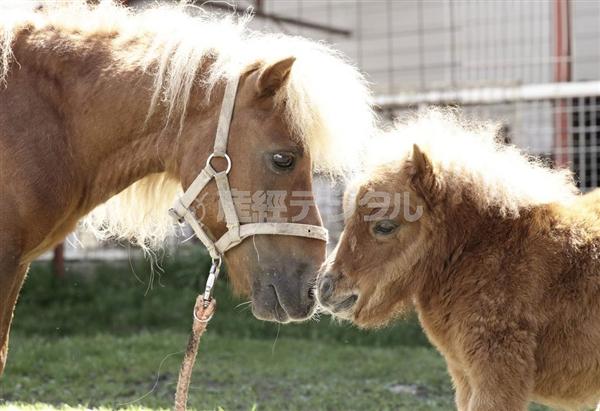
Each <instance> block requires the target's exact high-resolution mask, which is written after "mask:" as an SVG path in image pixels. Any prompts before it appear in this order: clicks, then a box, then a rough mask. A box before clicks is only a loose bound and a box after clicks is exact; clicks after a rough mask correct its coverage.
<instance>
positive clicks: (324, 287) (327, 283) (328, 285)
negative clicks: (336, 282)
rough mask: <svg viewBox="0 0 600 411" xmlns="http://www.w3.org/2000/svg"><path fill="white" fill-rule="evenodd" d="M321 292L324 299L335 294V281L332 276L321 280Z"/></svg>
mask: <svg viewBox="0 0 600 411" xmlns="http://www.w3.org/2000/svg"><path fill="white" fill-rule="evenodd" d="M319 294H320V295H321V298H322V299H323V300H327V299H328V298H329V297H331V294H333V281H332V280H331V278H330V277H325V278H323V281H321V288H320V290H319Z"/></svg>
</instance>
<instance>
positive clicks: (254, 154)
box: [46, 2, 374, 322]
mask: <svg viewBox="0 0 600 411" xmlns="http://www.w3.org/2000/svg"><path fill="white" fill-rule="evenodd" d="M69 7H70V8H69V9H67V10H66V11H65V10H64V9H61V10H58V11H52V12H47V13H48V15H49V17H46V18H47V19H48V20H47V21H48V22H47V23H46V24H49V25H52V26H53V27H54V26H59V25H63V26H64V25H67V26H69V25H73V24H75V25H77V24H79V25H83V26H85V28H81V27H76V29H78V31H77V33H79V32H81V30H91V31H92V32H98V31H99V32H104V31H106V32H109V33H111V34H110V36H105V37H106V38H109V39H110V41H111V43H110V45H109V47H110V51H111V53H112V54H111V56H116V58H118V59H120V60H119V61H121V62H122V63H123V68H124V70H129V71H131V70H132V67H133V70H137V71H139V76H140V83H139V86H138V87H144V89H148V93H149V97H150V99H149V100H150V101H149V110H148V113H147V116H146V124H145V130H146V131H145V132H146V133H155V135H157V136H158V137H156V139H157V140H160V141H165V139H166V141H167V145H168V146H169V147H172V149H170V151H169V152H168V153H165V154H164V158H163V160H164V161H163V162H164V171H163V172H159V173H156V174H153V175H150V176H148V177H145V178H143V179H142V180H140V181H138V182H137V183H135V184H133V185H132V186H130V187H129V188H127V189H126V190H124V191H123V192H121V193H119V194H118V195H116V196H115V197H113V198H112V199H110V200H109V201H108V202H107V203H106V204H104V205H103V206H101V207H100V208H98V209H96V210H95V211H94V212H92V213H91V215H90V217H89V218H88V219H87V222H88V223H89V225H91V226H92V228H95V229H96V232H97V233H100V234H102V235H104V236H116V237H120V238H124V239H127V240H130V241H133V242H135V243H137V244H139V245H141V246H143V247H146V248H147V249H151V248H153V247H156V246H160V244H161V243H162V240H164V238H165V237H166V236H167V235H169V234H171V233H173V232H174V224H173V221H172V220H171V219H170V218H169V216H168V215H167V210H168V209H169V208H170V207H171V206H172V204H173V202H174V201H175V197H176V195H177V194H178V193H180V192H181V189H182V188H183V189H184V190H186V189H187V188H188V187H189V185H190V184H191V182H192V181H193V180H194V178H195V177H196V176H197V175H198V173H199V172H200V171H201V170H202V169H203V168H204V166H205V164H206V161H207V157H208V156H209V154H210V153H212V151H213V145H214V142H215V132H216V129H217V123H218V118H219V113H220V111H221V105H222V100H223V93H224V89H225V85H226V84H227V83H228V82H229V81H230V80H231V79H233V78H234V77H235V78H239V86H238V89H237V94H236V98H235V109H234V111H233V117H232V120H231V123H230V129H229V141H228V147H227V154H228V156H229V157H230V158H231V164H232V167H231V170H230V172H229V174H228V179H229V184H230V187H231V190H232V194H233V200H234V202H235V205H236V212H237V214H238V216H239V217H240V220H241V223H242V224H244V223H252V222H265V221H267V222H268V221H274V222H291V223H304V224H311V225H321V224H322V222H321V218H320V216H319V212H318V210H317V208H316V205H315V202H314V199H313V197H312V173H313V172H315V171H318V172H321V173H324V174H330V175H333V174H342V173H344V172H345V171H347V170H351V169H353V168H354V166H355V163H356V162H357V161H358V153H359V152H360V146H361V144H360V142H361V141H362V140H363V139H365V137H367V136H369V135H370V134H372V130H373V129H374V115H373V112H372V110H371V95H370V92H369V90H368V87H367V86H366V82H365V81H364V79H363V77H362V75H361V74H360V73H359V71H358V70H357V69H356V68H355V67H354V66H352V65H351V64H349V63H348V62H346V61H345V60H344V59H343V58H342V57H341V56H339V55H338V54H337V53H336V52H335V51H334V50H332V49H331V48H329V47H327V46H325V45H324V44H321V43H316V42H312V41H310V40H307V39H303V38H299V37H290V36H284V35H280V34H265V33H256V32H252V31H250V30H248V29H246V27H245V22H244V21H238V20H236V19H234V18H233V17H231V16H226V17H217V16H214V15H212V14H207V13H204V12H202V11H197V16H195V17H190V16H189V15H187V14H186V13H185V12H184V11H183V10H181V7H176V8H168V7H167V8H165V7H159V8H153V9H150V10H148V11H145V12H142V13H133V12H131V11H129V10H126V9H125V8H122V7H119V6H118V5H116V4H114V3H111V2H102V3H101V4H100V5H99V6H98V7H89V6H87V5H85V4H81V5H79V6H77V7H74V8H73V7H71V6H69ZM73 22H75V23H73ZM77 22H79V23H77ZM125 45H126V46H125ZM116 65H117V63H115V66H116ZM163 136H165V137H163ZM222 160H223V161H222ZM223 162H224V159H223V158H215V159H213V160H212V162H211V164H212V165H213V167H214V168H215V169H217V171H221V170H223V169H225V168H226V167H227V164H224V163H223ZM194 207H195V212H196V216H197V219H198V220H199V221H201V223H202V224H203V225H204V226H205V227H206V228H208V231H210V232H211V234H212V235H213V236H214V237H215V240H216V239H218V238H219V236H221V235H222V234H223V233H224V232H225V230H226V225H225V219H224V218H223V216H222V213H221V212H220V210H219V194H218V192H217V188H216V185H215V183H214V181H213V182H211V183H210V184H209V185H208V186H207V187H206V188H205V189H204V190H203V191H202V192H201V193H200V195H199V197H198V198H197V200H196V202H195V203H194ZM324 258H325V244H324V242H323V241H320V240H315V239H309V238H303V237H291V236H283V235H255V236H253V237H250V238H247V239H246V240H244V241H243V242H242V243H241V244H239V245H237V246H236V247H234V248H232V249H231V250H229V251H227V252H226V254H225V260H226V263H227V267H228V272H229V276H230V279H231V282H232V284H233V287H234V289H235V290H237V291H238V292H239V293H241V294H243V295H249V296H251V297H252V309H253V312H254V314H255V315H256V316H257V317H258V318H261V319H266V320H275V321H280V322H285V321H288V320H301V319H305V318H307V317H309V316H310V315H311V314H312V311H313V307H314V306H315V299H314V297H313V295H312V288H313V287H314V285H315V282H316V276H317V270H318V268H319V267H320V265H321V264H322V263H323V261H324Z"/></svg>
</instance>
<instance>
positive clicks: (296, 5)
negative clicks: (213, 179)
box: [128, 0, 600, 239]
mask: <svg viewBox="0 0 600 411" xmlns="http://www.w3.org/2000/svg"><path fill="white" fill-rule="evenodd" d="M128 3H130V5H131V6H133V7H137V6H139V5H143V3H148V2H147V1H145V0H129V1H128ZM196 4H197V5H201V6H202V7H203V8H206V9H207V10H208V9H213V10H215V9H216V10H219V11H223V10H234V9H237V10H238V11H243V10H246V9H247V7H249V6H251V7H253V8H254V10H255V11H256V18H255V19H254V21H253V22H252V23H251V26H252V28H256V29H262V30H269V31H278V32H285V33H288V34H298V35H302V36H306V37H310V38H313V39H315V40H319V41H325V42H328V43H330V44H332V45H333V46H334V47H336V48H338V49H339V50H341V51H342V52H343V53H344V54H346V55H347V56H348V57H349V58H350V59H352V60H353V61H355V62H356V63H357V64H358V66H359V67H360V68H361V69H362V70H363V71H364V72H365V73H366V75H367V76H368V78H369V80H370V81H371V83H372V87H373V90H374V92H375V94H376V101H377V103H378V106H379V109H380V110H381V113H382V117H383V118H384V119H388V120H392V119H393V118H394V117H397V116H401V115H402V114H403V113H405V112H407V111H414V110H418V109H419V108H420V107H423V106H424V105H427V104H439V105H453V106H459V107H462V108H463V110H464V111H465V112H466V113H467V115H469V116H474V117H477V118H481V119H485V120H490V119H491V120H494V121H497V122H501V123H502V124H503V126H504V131H505V134H506V136H507V137H508V138H509V139H510V140H511V142H513V143H514V144H516V145H518V146H520V147H522V148H524V149H526V150H528V151H529V152H531V153H533V154H536V155H539V156H542V157H545V158H547V159H549V160H550V161H552V162H553V163H555V164H559V165H561V166H569V167H572V168H573V170H574V171H575V172H576V173H577V177H578V181H579V183H580V186H581V188H582V189H583V190H589V189H591V188H594V187H597V186H598V185H599V183H600V171H599V169H600V166H599V164H598V163H599V161H600V46H599V44H600V2H598V1H597V0H474V1H461V0H428V1H421V0H403V1H397V0H369V1H360V0H309V1H306V0H286V1H278V0H251V1H250V0H246V1H244V0H238V1H230V2H228V3H220V2H205V1H203V0H202V1H200V0H199V1H197V2H196ZM340 97H341V98H343V96H340ZM341 191H342V189H341V187H339V186H337V187H331V186H330V185H329V184H328V183H327V181H326V180H322V181H318V182H317V185H316V192H317V200H318V203H319V205H320V209H321V212H322V215H323V217H324V220H325V222H326V223H327V224H328V227H329V228H330V229H331V231H332V237H333V238H334V239H335V238H336V237H337V233H339V230H340V222H339V221H340V220H339V218H338V217H337V216H338V215H339V213H340V203H341Z"/></svg>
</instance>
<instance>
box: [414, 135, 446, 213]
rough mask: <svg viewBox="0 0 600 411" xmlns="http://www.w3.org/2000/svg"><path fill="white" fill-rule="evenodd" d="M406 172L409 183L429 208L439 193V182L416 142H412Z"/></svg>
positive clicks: (431, 165) (429, 161) (427, 158)
mask: <svg viewBox="0 0 600 411" xmlns="http://www.w3.org/2000/svg"><path fill="white" fill-rule="evenodd" d="M408 173H409V176H410V182H411V185H412V186H413V188H414V189H415V191H416V192H417V193H418V194H419V195H420V196H421V197H422V198H423V199H424V200H425V202H426V203H427V205H428V206H429V208H431V207H432V206H433V204H434V203H435V202H436V200H437V198H438V197H439V195H440V191H441V190H440V184H439V181H438V178H437V176H436V175H435V170H434V169H433V164H432V163H431V160H429V157H427V154H425V153H424V152H423V151H421V148H420V147H419V146H418V145H416V144H413V152H412V156H411V159H410V166H409V169H408Z"/></svg>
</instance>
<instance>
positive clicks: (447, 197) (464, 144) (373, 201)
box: [318, 111, 576, 327]
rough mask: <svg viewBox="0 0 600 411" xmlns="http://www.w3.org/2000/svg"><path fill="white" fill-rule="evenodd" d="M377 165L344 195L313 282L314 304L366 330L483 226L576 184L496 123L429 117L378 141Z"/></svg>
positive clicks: (564, 197)
mask: <svg viewBox="0 0 600 411" xmlns="http://www.w3.org/2000/svg"><path fill="white" fill-rule="evenodd" d="M374 152H375V153H379V156H378V157H379V159H378V162H376V163H375V164H373V167H369V170H368V171H367V172H366V176H365V177H364V178H363V179H362V180H360V181H359V182H357V184H356V185H355V186H352V187H351V188H350V189H349V190H348V191H347V193H346V197H345V212H346V215H347V221H346V225H345V229H344V232H343V234H342V236H341V238H340V242H339V243H338V245H337V247H336V249H335V251H334V253H333V255H332V256H331V257H330V260H329V262H328V264H326V265H325V266H324V267H323V274H322V275H321V276H320V278H319V284H318V298H319V301H320V303H321V305H323V306H324V308H325V309H326V310H328V311H330V312H331V313H333V314H334V315H336V316H338V317H340V318H344V319H348V320H352V321H353V322H355V323H357V324H358V325H359V326H362V327H377V326H381V325H384V324H386V323H387V322H389V321H390V320H392V319H394V318H396V317H398V316H399V315H401V314H402V313H404V312H405V311H406V310H407V309H409V308H410V307H411V305H412V302H413V298H414V297H415V296H416V295H417V293H419V292H421V291H422V290H424V289H425V288H426V286H427V283H428V282H429V281H436V277H439V276H441V275H445V273H447V272H448V270H451V267H452V264H453V263H454V261H455V260H456V259H457V258H459V257H460V255H461V252H462V250H464V248H465V246H466V244H468V243H469V241H472V240H473V241H475V242H476V241H477V238H478V237H477V236H478V235H482V234H481V233H485V231H486V229H488V226H489V225H491V224H498V225H499V226H504V227H508V226H510V225H509V224H506V221H505V220H506V219H514V218H518V217H519V216H520V215H521V213H523V212H524V211H525V210H528V209H530V208H532V207H536V206H539V205H543V204H549V203H565V202H568V201H570V200H571V199H572V198H573V195H574V193H576V188H575V186H574V184H573V181H572V177H571V173H570V172H569V171H567V170H552V169H550V168H548V167H545V166H544V165H543V164H541V163H540V162H539V161H537V160H535V159H532V158H530V157H529V156H527V155H524V154H522V153H521V152H520V151H519V150H517V149H516V148H515V147H511V146H506V145H504V144H502V143H500V142H499V141H498V140H497V138H496V132H495V129H494V128H493V127H489V126H487V125H483V126H482V125H478V126H473V125H468V124H466V123H464V122H460V121H458V119H457V118H456V117H455V116H454V115H453V114H451V113H445V112H440V111H431V112H429V113H428V114H426V115H425V116H424V117H422V118H420V119H419V120H417V121H416V122H411V123H410V124H408V125H406V126H404V127H399V128H398V129H397V130H396V131H394V132H393V133H390V135H388V136H385V137H382V138H381V140H379V143H378V144H376V145H374Z"/></svg>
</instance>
